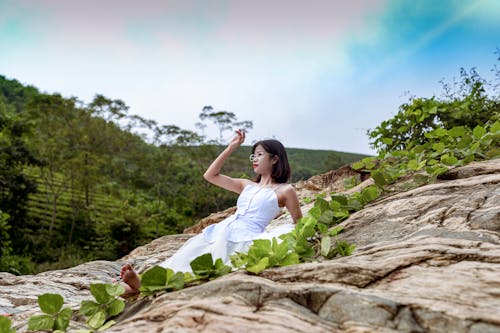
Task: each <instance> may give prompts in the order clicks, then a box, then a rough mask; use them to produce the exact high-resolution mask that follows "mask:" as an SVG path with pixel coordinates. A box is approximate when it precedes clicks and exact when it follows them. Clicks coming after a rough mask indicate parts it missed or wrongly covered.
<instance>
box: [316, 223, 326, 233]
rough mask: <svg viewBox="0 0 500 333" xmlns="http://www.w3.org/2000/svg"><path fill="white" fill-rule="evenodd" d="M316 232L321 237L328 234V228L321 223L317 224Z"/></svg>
mask: <svg viewBox="0 0 500 333" xmlns="http://www.w3.org/2000/svg"><path fill="white" fill-rule="evenodd" d="M317 227H318V230H319V232H320V233H321V234H322V235H326V234H328V226H327V225H326V224H323V223H318V224H317Z"/></svg>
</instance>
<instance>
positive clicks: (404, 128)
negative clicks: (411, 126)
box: [398, 126, 408, 133]
mask: <svg viewBox="0 0 500 333" xmlns="http://www.w3.org/2000/svg"><path fill="white" fill-rule="evenodd" d="M406 131H408V127H406V126H401V127H399V128H398V133H405V132H406Z"/></svg>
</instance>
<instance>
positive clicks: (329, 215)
mask: <svg viewBox="0 0 500 333" xmlns="http://www.w3.org/2000/svg"><path fill="white" fill-rule="evenodd" d="M334 216H335V215H334V213H333V211H331V210H325V211H324V212H323V214H321V216H320V218H319V219H318V223H324V224H326V225H330V224H331V223H332V222H333V217H334Z"/></svg>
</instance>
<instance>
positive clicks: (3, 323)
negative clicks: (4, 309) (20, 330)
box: [0, 316, 15, 333]
mask: <svg viewBox="0 0 500 333" xmlns="http://www.w3.org/2000/svg"><path fill="white" fill-rule="evenodd" d="M11 325H12V321H11V320H10V318H7V317H4V316H0V333H11V332H15V329H13V328H11Z"/></svg>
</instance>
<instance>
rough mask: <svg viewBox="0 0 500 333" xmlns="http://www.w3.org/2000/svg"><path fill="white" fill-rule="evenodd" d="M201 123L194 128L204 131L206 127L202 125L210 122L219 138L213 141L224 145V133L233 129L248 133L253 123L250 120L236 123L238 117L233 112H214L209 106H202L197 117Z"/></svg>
mask: <svg viewBox="0 0 500 333" xmlns="http://www.w3.org/2000/svg"><path fill="white" fill-rule="evenodd" d="M198 117H199V118H200V120H201V123H198V124H197V125H196V126H197V127H198V128H199V129H201V130H202V131H204V129H205V128H206V127H207V126H206V125H204V124H203V122H205V121H210V122H212V123H213V124H214V125H215V126H216V127H217V129H218V131H219V138H218V140H215V142H216V143H218V144H223V143H224V132H226V131H232V130H233V129H236V128H239V129H242V130H244V131H248V130H250V129H252V128H253V122H252V121H250V120H244V121H238V117H236V114H234V112H228V111H214V108H213V107H212V106H210V105H208V106H204V107H203V109H202V110H201V113H200V114H199V115H198Z"/></svg>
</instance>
